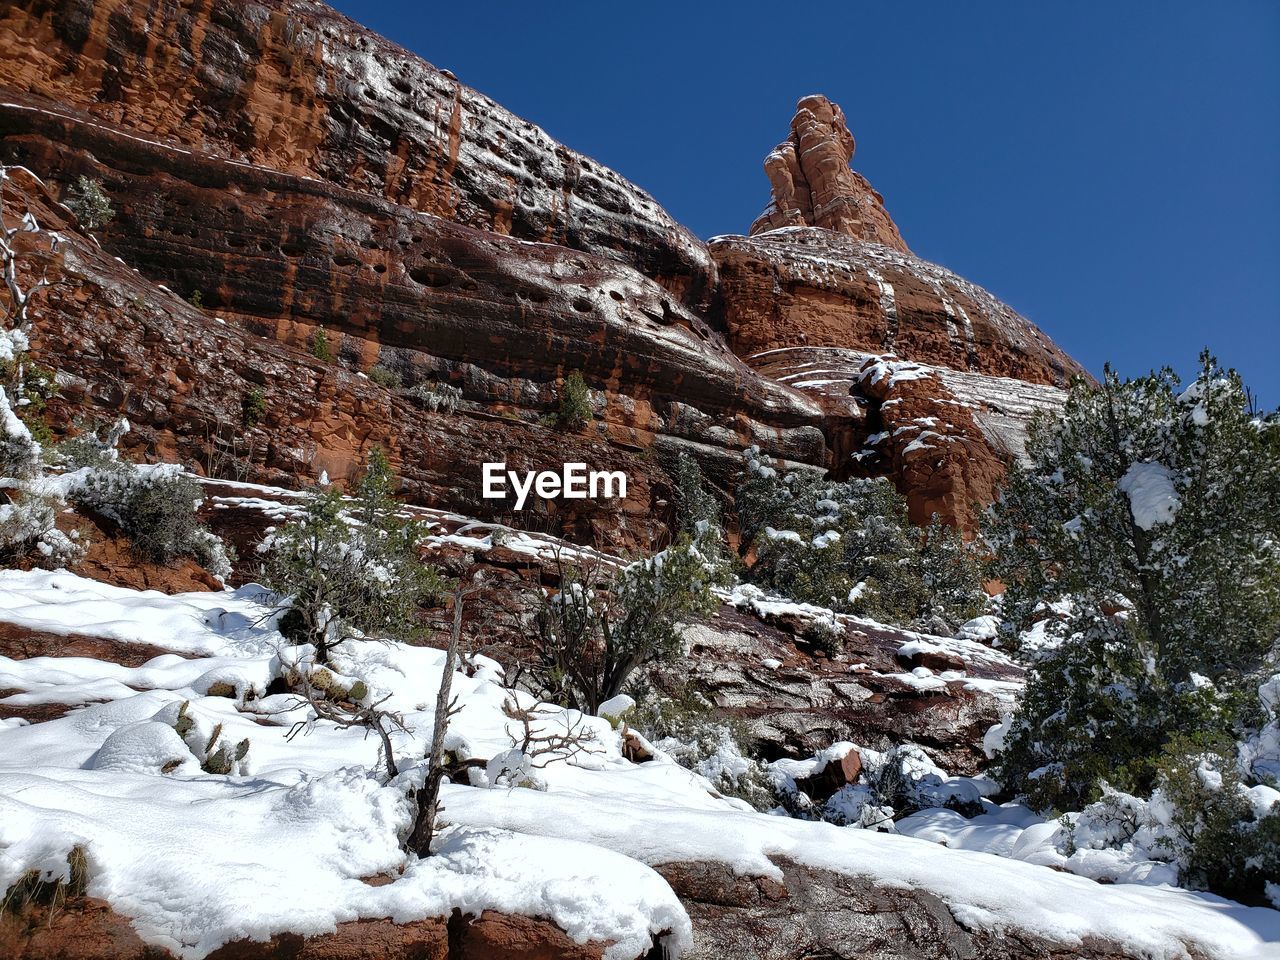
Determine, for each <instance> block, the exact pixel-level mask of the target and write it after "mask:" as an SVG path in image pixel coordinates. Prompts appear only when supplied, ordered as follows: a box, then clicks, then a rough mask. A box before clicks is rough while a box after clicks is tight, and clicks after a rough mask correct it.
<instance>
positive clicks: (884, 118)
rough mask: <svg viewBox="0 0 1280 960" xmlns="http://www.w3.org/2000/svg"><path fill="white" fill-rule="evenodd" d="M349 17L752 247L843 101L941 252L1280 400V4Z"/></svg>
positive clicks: (863, 155)
mask: <svg viewBox="0 0 1280 960" xmlns="http://www.w3.org/2000/svg"><path fill="white" fill-rule="evenodd" d="M336 6H337V7H338V8H339V9H340V10H341V11H342V12H343V13H346V14H347V15H348V16H350V17H352V18H353V19H355V20H358V21H360V22H362V23H364V24H366V25H367V26H369V27H371V28H373V29H374V30H377V31H378V32H379V33H382V34H384V35H385V36H388V37H390V38H391V39H392V40H395V41H396V42H398V43H400V44H401V45H403V46H405V47H408V48H409V49H411V50H413V51H414V52H416V53H418V54H419V55H421V56H422V57H424V58H425V59H427V60H429V61H431V62H432V63H434V64H435V65H436V66H438V67H443V68H448V69H451V70H453V71H454V73H456V74H457V75H458V77H459V78H460V79H461V80H462V81H463V82H464V83H467V84H469V85H470V86H472V87H475V88H476V89H478V90H480V91H482V92H484V93H486V94H488V95H489V96H491V97H493V98H494V99H496V100H497V101H498V102H500V103H502V104H503V105H504V106H506V107H507V108H509V109H510V110H512V111H514V112H515V113H517V114H519V115H521V116H523V117H525V118H527V119H529V120H532V121H534V122H535V123H538V124H539V125H541V126H542V127H544V128H545V129H546V130H547V131H548V132H549V133H551V135H552V136H554V137H556V138H557V139H559V140H561V141H563V142H564V143H566V144H568V145H569V146H571V147H573V148H574V149H576V150H579V151H582V152H583V153H586V154H589V155H590V156H592V157H594V158H596V159H597V160H599V161H601V162H602V163H605V164H607V165H609V166H611V167H613V168H614V169H616V170H618V171H619V172H621V173H622V174H624V175H625V176H626V177H628V178H629V179H631V180H632V181H634V182H636V183H638V184H640V185H641V186H642V187H644V188H645V189H647V190H648V191H649V192H651V193H652V194H653V195H654V196H655V197H656V198H657V200H658V201H659V202H660V203H662V204H663V205H664V206H665V207H666V208H667V209H668V210H669V211H670V212H671V213H672V214H673V215H674V216H675V217H676V219H678V220H680V221H681V222H682V223H684V224H686V225H687V226H688V227H690V228H691V229H692V230H693V231H694V232H695V233H697V234H698V235H700V236H702V237H709V236H713V235H715V234H717V233H741V232H745V230H746V228H747V227H748V225H749V224H750V223H751V220H752V219H753V218H754V217H755V216H756V214H757V213H759V211H760V209H761V208H762V207H763V206H764V203H765V201H766V200H767V195H768V186H767V182H766V180H765V177H764V174H763V172H762V170H761V162H762V160H763V158H764V155H765V153H766V152H767V151H768V150H769V149H770V148H771V147H772V146H773V145H774V144H775V143H777V142H778V141H779V140H780V139H782V138H783V137H784V136H785V135H786V133H787V124H788V122H789V121H790V118H791V114H792V112H793V108H794V105H795V101H796V100H797V99H798V98H799V97H801V96H803V95H805V94H808V93H825V94H827V95H828V96H830V97H831V98H832V99H833V100H835V101H837V102H838V103H840V104H841V105H842V106H843V107H844V111H845V114H846V116H847V117H848V119H849V123H850V126H851V128H852V129H853V132H854V135H855V137H856V138H857V140H858V152H857V155H856V157H855V159H854V166H855V167H856V168H857V169H858V170H859V171H860V172H861V173H863V174H864V175H865V176H866V177H867V178H868V179H870V181H871V182H872V184H874V185H875V187H876V188H877V189H878V190H879V191H880V192H881V193H882V194H884V197H885V201H886V204H887V206H888V208H889V211H890V213H891V214H892V215H893V217H894V219H895V220H896V221H897V223H898V225H899V227H900V228H901V230H902V233H903V236H904V237H905V238H906V240H907V243H908V244H909V245H910V246H911V248H912V249H913V250H914V251H915V252H916V253H918V254H919V255H921V256H924V257H926V258H928V259H930V260H934V261H937V262H938V263H941V264H944V265H945V266H947V267H949V268H951V269H953V270H955V271H956V272H958V273H960V274H961V275H963V276H965V277H967V278H969V279H971V280H973V281H974V282H976V283H980V284H982V285H983V286H985V287H987V288H988V289H990V290H991V291H992V292H993V293H995V294H996V295H997V296H999V297H1001V298H1002V299H1004V300H1006V301H1007V302H1009V303H1010V304H1011V305H1013V306H1014V307H1015V308H1016V309H1018V310H1019V311H1021V312H1022V313H1024V314H1025V315H1027V316H1028V317H1030V318H1031V319H1032V320H1034V321H1035V322H1036V323H1038V324H1039V325H1040V326H1041V327H1042V328H1044V329H1045V330H1046V331H1048V333H1049V334H1050V335H1051V336H1052V337H1054V338H1055V339H1056V340H1057V341H1058V342H1059V343H1060V344H1062V345H1063V347H1065V348H1066V349H1067V350H1068V351H1069V352H1070V353H1071V354H1073V355H1074V356H1075V357H1076V358H1078V359H1079V360H1080V361H1081V362H1082V363H1084V364H1085V366H1086V367H1088V368H1089V369H1090V370H1092V371H1094V372H1097V371H1100V370H1101V368H1102V364H1103V362H1104V361H1106V360H1110V361H1111V362H1112V363H1113V364H1114V365H1115V366H1116V367H1117V368H1118V369H1119V370H1120V371H1121V372H1122V373H1124V374H1129V375H1134V374H1139V373H1143V372H1145V371H1147V370H1148V369H1150V368H1152V367H1156V366H1161V365H1164V364H1170V365H1172V366H1173V367H1175V369H1178V370H1179V371H1180V372H1184V373H1185V372H1186V371H1187V370H1189V369H1191V368H1192V367H1193V366H1194V363H1195V359H1196V356H1197V354H1198V353H1199V351H1200V349H1201V347H1203V346H1209V347H1211V348H1212V349H1213V350H1214V351H1216V352H1217V353H1218V355H1219V357H1220V359H1222V361H1223V362H1224V363H1227V364H1230V365H1232V366H1235V367H1237V368H1238V369H1240V370H1241V371H1242V372H1243V374H1244V376H1245V380H1246V383H1248V384H1249V385H1250V386H1251V387H1252V388H1253V390H1254V391H1255V393H1257V394H1258V395H1259V397H1260V399H1261V400H1262V402H1263V403H1264V405H1266V406H1269V407H1276V406H1278V405H1280V2H1277V0H1213V2H1211V3H1206V2H1190V0H1168V2H1127V0H1112V2H1092V0H1088V2H1071V3H1067V2H1065V0H1064V2H1059V3H1053V4H1050V3H1040V2H1027V0H1017V2H1014V0H1009V2H969V3H958V2H954V0H936V2H919V0H918V2H909V3H908V2H903V3H890V2H878V3H860V2H850V0H843V2H837V3H813V4H809V3H779V2H776V0H775V2H771V3H768V4H765V3H756V2H753V0H746V2H737V3H727V2H726V3H700V2H696V0H684V2H681V3H670V2H665V0H658V2H649V3H645V4H622V3H608V2H601V0H597V2H591V3H570V2H562V3H556V2H541V3H531V2H527V0H526V2H522V3H508V2H501V3H499V2H490V3H481V2H474V0H473V2H468V3H449V4H445V3H435V2H423V0H377V2H372V0H339V2H338V3H337V4H336Z"/></svg>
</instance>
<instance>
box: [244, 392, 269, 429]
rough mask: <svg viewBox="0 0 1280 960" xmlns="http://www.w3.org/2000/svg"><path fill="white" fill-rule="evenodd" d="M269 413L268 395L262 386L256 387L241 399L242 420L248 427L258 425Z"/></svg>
mask: <svg viewBox="0 0 1280 960" xmlns="http://www.w3.org/2000/svg"><path fill="white" fill-rule="evenodd" d="M266 415H267V395H266V393H265V392H264V391H263V389H262V388H261V387H254V388H253V389H252V390H250V391H249V392H248V393H246V394H245V395H244V396H243V397H241V399H240V421H241V423H243V424H244V425H245V426H246V427H256V426H257V425H258V424H259V423H261V422H262V418H263V417H265V416H266Z"/></svg>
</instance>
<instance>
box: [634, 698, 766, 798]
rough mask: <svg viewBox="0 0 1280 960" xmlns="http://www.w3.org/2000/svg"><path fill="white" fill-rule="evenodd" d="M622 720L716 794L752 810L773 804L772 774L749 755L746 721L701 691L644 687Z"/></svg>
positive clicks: (749, 742) (749, 746)
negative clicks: (724, 710)
mask: <svg viewBox="0 0 1280 960" xmlns="http://www.w3.org/2000/svg"><path fill="white" fill-rule="evenodd" d="M627 725H628V726H629V727H631V728H633V729H635V730H637V731H639V732H640V733H641V734H643V735H644V737H645V739H647V740H649V741H650V742H651V743H652V744H653V745H654V746H655V747H657V748H658V749H659V750H661V751H663V752H664V753H666V754H668V755H669V756H670V757H671V758H672V759H673V760H675V761H676V762H677V763H678V764H680V765H681V766H682V767H686V768H687V769H689V770H692V771H694V772H695V773H698V774H701V775H702V776H704V777H706V778H707V780H709V781H710V782H711V784H712V786H714V787H715V788H716V789H717V790H718V791H719V792H720V793H722V794H724V795H725V796H729V797H737V798H738V799H739V800H745V801H746V802H747V803H749V804H751V806H753V807H755V808H756V809H757V810H769V809H771V808H773V807H775V806H776V805H777V803H778V797H777V793H776V791H775V789H774V781H773V778H772V777H771V776H770V775H769V772H768V770H767V769H766V768H765V765H764V764H763V763H761V762H760V761H759V760H758V759H757V758H755V757H753V756H752V755H751V747H752V745H751V739H750V736H749V734H748V732H747V729H746V726H745V724H743V723H742V722H741V721H739V720H737V719H735V718H733V717H729V716H726V715H724V714H723V713H721V712H720V711H719V710H717V708H716V707H714V706H713V705H712V704H711V703H710V702H708V701H707V700H706V698H704V697H703V696H701V695H700V694H698V693H696V692H694V691H692V690H690V689H688V688H681V689H680V690H678V691H677V692H676V694H675V695H673V696H664V695H661V694H657V693H655V692H652V691H649V692H646V693H645V694H644V695H643V696H642V698H641V700H640V702H639V703H638V704H637V705H636V707H635V708H634V709H633V710H632V712H631V714H630V715H629V716H628V717H627Z"/></svg>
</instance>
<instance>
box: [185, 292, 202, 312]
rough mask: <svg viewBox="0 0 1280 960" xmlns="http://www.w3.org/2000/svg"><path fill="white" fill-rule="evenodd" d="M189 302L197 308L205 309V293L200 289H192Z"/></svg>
mask: <svg viewBox="0 0 1280 960" xmlns="http://www.w3.org/2000/svg"><path fill="white" fill-rule="evenodd" d="M187 302H188V303H190V304H191V305H192V306H193V307H195V308H196V309H197V310H203V309H204V294H203V293H201V292H200V291H199V290H192V291H191V296H189V297H187Z"/></svg>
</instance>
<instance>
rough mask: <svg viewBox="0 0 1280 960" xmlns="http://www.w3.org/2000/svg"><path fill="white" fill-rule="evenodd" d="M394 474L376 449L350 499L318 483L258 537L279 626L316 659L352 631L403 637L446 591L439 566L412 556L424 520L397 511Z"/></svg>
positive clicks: (417, 626) (411, 632)
mask: <svg viewBox="0 0 1280 960" xmlns="http://www.w3.org/2000/svg"><path fill="white" fill-rule="evenodd" d="M395 482H396V478H395V474H394V473H392V471H391V466H390V464H389V463H388V461H387V458H386V455H385V454H383V453H382V452H381V451H380V450H375V451H374V452H373V453H372V454H371V455H370V457H369V461H368V464H367V466H366V468H365V473H364V476H363V477H362V478H361V480H360V482H359V483H358V484H357V485H356V488H355V491H354V493H355V496H354V499H353V500H352V501H351V502H349V503H348V502H345V501H344V500H343V497H342V495H341V494H340V493H338V492H337V491H336V490H332V489H331V490H327V491H323V492H321V491H317V492H315V493H313V494H312V495H311V497H310V498H309V499H308V501H307V504H306V506H305V508H304V510H303V513H302V516H301V517H298V518H296V519H293V520H290V521H289V523H287V524H286V525H285V526H283V527H282V528H280V529H279V530H277V531H275V532H273V533H272V534H271V535H270V536H269V537H268V538H267V539H266V540H265V541H264V542H263V545H262V550H263V552H264V553H265V556H266V562H265V564H264V567H263V571H262V576H263V583H265V584H266V585H267V586H268V587H269V588H271V589H272V590H273V591H274V592H275V593H276V594H277V595H278V596H279V597H280V606H279V608H278V610H279V612H280V614H281V618H280V621H279V629H280V630H281V632H283V633H284V634H285V635H286V636H288V637H290V639H293V640H295V641H297V642H301V643H310V644H313V645H314V646H315V648H316V662H317V663H325V662H327V660H328V658H329V652H330V650H331V649H332V648H333V647H335V646H336V645H337V644H339V643H342V642H344V641H346V640H348V639H351V638H353V637H358V636H363V635H365V634H375V635H377V636H379V637H394V638H397V639H408V638H409V637H411V636H413V635H415V634H416V633H417V632H418V631H419V629H420V624H419V620H418V610H419V607H420V606H423V605H425V604H430V603H436V602H439V600H440V599H441V597H442V596H443V595H444V593H445V590H446V587H445V584H444V581H443V579H442V578H441V577H440V574H439V573H438V572H437V571H436V569H435V568H434V567H432V566H428V565H426V564H424V563H422V562H421V560H420V559H419V557H418V548H419V544H420V543H421V541H422V539H423V537H424V536H425V535H426V530H425V527H424V526H423V524H421V523H420V522H416V521H406V520H403V519H402V518H401V517H400V515H399V514H400V504H399V503H398V502H397V501H396V500H395V499H394V498H393V497H392V490H393V489H394V486H395Z"/></svg>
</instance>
